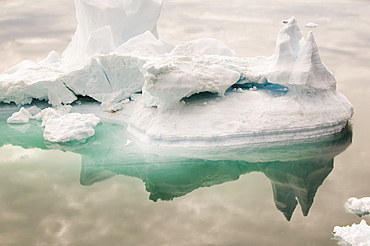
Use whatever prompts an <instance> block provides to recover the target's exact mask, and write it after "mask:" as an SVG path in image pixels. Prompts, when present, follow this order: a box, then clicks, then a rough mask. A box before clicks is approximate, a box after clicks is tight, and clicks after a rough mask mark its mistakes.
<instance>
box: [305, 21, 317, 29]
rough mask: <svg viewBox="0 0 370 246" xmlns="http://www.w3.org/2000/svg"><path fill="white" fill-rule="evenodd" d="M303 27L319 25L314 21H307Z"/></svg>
mask: <svg viewBox="0 0 370 246" xmlns="http://www.w3.org/2000/svg"><path fill="white" fill-rule="evenodd" d="M304 26H305V27H308V28H316V27H318V26H319V25H318V24H316V23H313V22H308V23H306V24H305V25H304Z"/></svg>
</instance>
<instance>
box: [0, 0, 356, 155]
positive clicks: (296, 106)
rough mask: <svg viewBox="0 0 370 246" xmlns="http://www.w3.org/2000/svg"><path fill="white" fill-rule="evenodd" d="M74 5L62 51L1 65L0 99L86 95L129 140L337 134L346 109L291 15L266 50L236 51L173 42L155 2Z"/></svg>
mask: <svg viewBox="0 0 370 246" xmlns="http://www.w3.org/2000/svg"><path fill="white" fill-rule="evenodd" d="M75 5H76V16H77V22H78V25H77V29H76V32H75V35H74V36H73V37H72V41H71V43H70V44H69V45H68V47H67V48H66V50H65V51H64V52H63V54H62V56H61V57H59V55H58V54H56V52H54V51H52V52H51V53H50V54H49V55H48V57H47V58H45V59H44V60H43V61H41V62H34V61H29V60H26V61H23V62H21V63H20V64H18V65H16V66H14V67H13V68H10V69H8V70H6V71H4V72H3V73H2V74H0V102H3V103H15V104H17V105H20V106H21V105H23V106H24V105H27V104H31V103H32V102H33V101H35V100H45V101H47V102H48V103H49V104H50V105H51V106H52V107H56V108H58V107H62V106H63V105H74V106H73V107H78V105H77V106H76V101H78V100H79V98H81V97H90V98H93V99H94V100H96V101H97V102H99V103H100V104H101V109H100V110H96V111H95V112H94V113H95V115H96V116H98V117H100V119H101V120H110V121H114V122H120V123H121V124H123V125H124V124H128V128H127V130H128V132H129V133H130V134H132V135H133V136H134V138H135V139H136V140H137V141H139V142H142V143H144V144H149V145H152V146H153V145H154V146H162V147H165V148H166V147H174V148H178V147H181V148H186V147H189V146H191V147H196V148H203V147H225V146H238V145H243V144H248V143H261V142H277V141H285V140H287V139H307V138H315V137H318V136H325V135H330V134H333V133H337V132H340V131H341V130H342V129H343V128H344V127H345V126H346V124H347V122H348V120H349V119H350V118H351V117H352V114H353V107H352V105H351V103H350V102H349V101H348V99H347V98H346V97H345V96H343V95H342V94H341V93H340V92H338V91H337V89H336V80H335V78H334V75H333V74H332V73H331V72H330V70H329V69H328V68H327V67H326V66H325V65H324V63H323V62H322V61H321V58H320V55H319V52H318V47H317V44H316V41H315V38H314V35H313V33H312V31H310V32H309V33H308V35H307V37H306V38H303V35H302V33H301V31H300V29H299V26H298V23H297V21H296V19H295V18H294V17H292V18H290V19H289V20H287V21H286V24H285V26H284V27H283V28H282V30H281V31H280V32H279V34H278V37H277V42H276V49H275V53H274V54H273V55H272V56H271V57H255V58H247V57H242V58H241V57H237V55H236V53H235V51H233V50H232V49H230V48H229V47H227V46H226V45H225V44H223V43H222V42H221V41H219V40H215V39H211V38H203V39H198V40H193V41H189V42H184V43H180V44H178V45H175V46H173V45H170V44H168V43H166V42H165V41H162V40H160V39H159V35H158V32H157V24H156V23H157V19H158V17H159V15H160V11H161V6H162V0H135V1H132V0H109V1H104V2H99V1H95V0H94V1H88V0H75ZM21 114H22V113H21V112H20V113H19V116H12V117H13V118H10V119H9V122H13V123H16V122H18V120H17V119H16V117H20V115H21ZM75 116H76V115H75ZM75 116H71V115H69V116H63V117H61V118H60V119H59V120H66V121H67V120H71V119H72V118H74V117H75ZM76 117H77V116H76ZM79 117H80V116H79ZM25 118H27V116H26V117H25ZM23 121H26V120H22V119H20V120H19V123H23ZM88 121H89V122H93V123H92V124H90V123H89V124H90V125H91V126H93V125H96V124H95V122H96V120H95V119H89V120H88ZM47 129H50V128H49V127H47V126H45V130H47ZM91 133H92V131H90V133H89V134H86V135H85V134H83V136H85V137H88V136H91ZM58 135H59V136H61V135H62V133H60V134H58ZM45 136H49V135H48V134H45ZM80 136H82V135H80ZM77 138H80V137H77ZM49 139H52V141H69V140H71V139H73V138H67V139H60V138H59V137H56V138H49ZM72 141H73V140H72Z"/></svg>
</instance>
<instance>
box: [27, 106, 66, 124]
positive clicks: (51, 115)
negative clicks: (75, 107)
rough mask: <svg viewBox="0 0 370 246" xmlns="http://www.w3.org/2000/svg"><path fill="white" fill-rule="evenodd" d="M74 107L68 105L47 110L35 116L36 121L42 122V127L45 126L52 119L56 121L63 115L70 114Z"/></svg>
mask: <svg viewBox="0 0 370 246" xmlns="http://www.w3.org/2000/svg"><path fill="white" fill-rule="evenodd" d="M71 109H72V106H70V105H66V106H62V107H58V108H46V109H43V110H41V111H40V112H39V113H38V114H36V115H35V116H34V118H35V119H36V120H41V121H42V123H41V126H45V125H46V124H47V122H48V121H49V120H50V119H56V118H59V117H61V116H62V115H65V114H68V113H69V112H70V111H71Z"/></svg>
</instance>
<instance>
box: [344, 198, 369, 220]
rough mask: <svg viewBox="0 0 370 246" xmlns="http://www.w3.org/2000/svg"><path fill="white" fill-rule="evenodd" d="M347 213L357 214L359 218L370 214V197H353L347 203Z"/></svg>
mask: <svg viewBox="0 0 370 246" xmlns="http://www.w3.org/2000/svg"><path fill="white" fill-rule="evenodd" d="M344 206H345V208H346V210H347V211H349V212H351V213H354V214H356V215H357V216H359V217H362V216H364V215H368V214H370V197H363V198H360V199H358V198H356V197H351V198H349V199H348V200H347V202H346V203H345V205H344Z"/></svg>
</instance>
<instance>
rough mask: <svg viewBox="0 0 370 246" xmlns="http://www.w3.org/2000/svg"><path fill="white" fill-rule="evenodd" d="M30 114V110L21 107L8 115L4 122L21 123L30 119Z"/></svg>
mask: <svg viewBox="0 0 370 246" xmlns="http://www.w3.org/2000/svg"><path fill="white" fill-rule="evenodd" d="M30 117H31V114H30V112H29V111H28V110H27V109H25V108H24V107H22V108H21V109H20V110H19V111H18V112H15V113H13V114H12V116H10V117H9V118H8V119H7V120H6V122H8V123H13V124H22V123H27V122H29V121H30Z"/></svg>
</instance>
